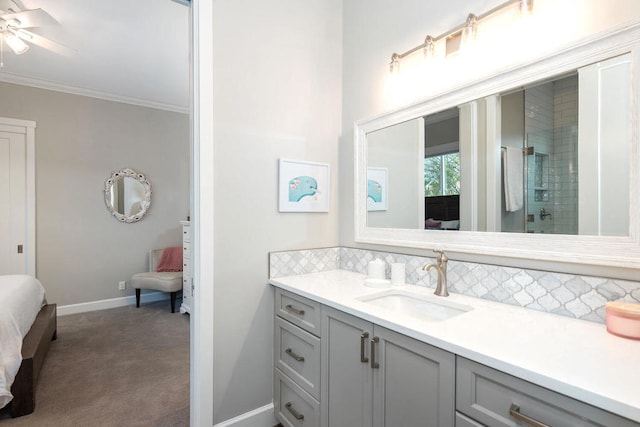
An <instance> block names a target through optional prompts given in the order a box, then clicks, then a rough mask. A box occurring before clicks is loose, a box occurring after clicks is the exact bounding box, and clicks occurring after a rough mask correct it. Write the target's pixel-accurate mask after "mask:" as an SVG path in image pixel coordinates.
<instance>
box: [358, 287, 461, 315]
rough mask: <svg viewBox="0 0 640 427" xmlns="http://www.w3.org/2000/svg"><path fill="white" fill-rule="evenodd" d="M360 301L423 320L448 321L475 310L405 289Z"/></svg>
mask: <svg viewBox="0 0 640 427" xmlns="http://www.w3.org/2000/svg"><path fill="white" fill-rule="evenodd" d="M358 300H359V301H362V302H365V303H367V304H371V305H374V306H376V307H380V308H384V309H386V310H390V311H394V312H397V313H402V314H404V315H408V316H411V317H416V318H419V319H422V320H430V321H437V320H446V319H450V318H452V317H455V316H458V315H460V314H464V313H466V312H468V311H471V310H473V307H471V306H468V305H463V304H458V303H455V302H452V301H447V300H446V298H445V297H436V296H428V295H422V294H418V293H414V292H411V291H407V290H404V289H388V290H385V291H382V292H377V293H375V294H371V295H365V296H362V297H359V298H358Z"/></svg>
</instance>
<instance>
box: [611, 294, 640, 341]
mask: <svg viewBox="0 0 640 427" xmlns="http://www.w3.org/2000/svg"><path fill="white" fill-rule="evenodd" d="M606 318H607V332H609V333H610V334H613V335H617V336H619V337H623V338H631V339H634V340H640V304H633V303H629V302H622V301H614V302H608V303H607V304H606Z"/></svg>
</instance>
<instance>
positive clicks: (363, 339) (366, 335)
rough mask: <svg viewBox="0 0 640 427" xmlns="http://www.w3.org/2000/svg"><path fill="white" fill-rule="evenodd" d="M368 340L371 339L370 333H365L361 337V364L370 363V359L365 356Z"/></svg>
mask: <svg viewBox="0 0 640 427" xmlns="http://www.w3.org/2000/svg"><path fill="white" fill-rule="evenodd" d="M367 338H369V332H363V333H362V335H360V362H362V363H368V362H369V358H368V357H366V356H365V355H364V348H365V347H366V342H367Z"/></svg>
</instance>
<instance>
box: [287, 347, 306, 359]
mask: <svg viewBox="0 0 640 427" xmlns="http://www.w3.org/2000/svg"><path fill="white" fill-rule="evenodd" d="M284 352H285V353H287V354H288V355H289V356H291V357H293V358H294V359H295V360H297V361H298V362H304V356H299V355H297V354H296V353H294V352H293V350H291V349H290V348H288V349H286V350H285V351H284Z"/></svg>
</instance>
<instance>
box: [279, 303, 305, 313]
mask: <svg viewBox="0 0 640 427" xmlns="http://www.w3.org/2000/svg"><path fill="white" fill-rule="evenodd" d="M284 308H285V310H287V311H288V312H290V313H293V314H297V315H298V316H304V310H298V309H297V308H295V307H293V306H292V305H291V304H289V305H287V306H285V307H284Z"/></svg>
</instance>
